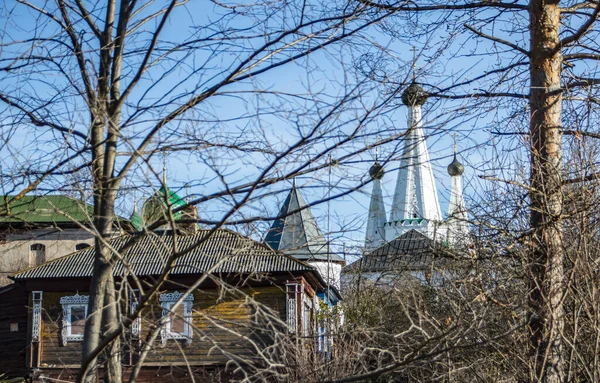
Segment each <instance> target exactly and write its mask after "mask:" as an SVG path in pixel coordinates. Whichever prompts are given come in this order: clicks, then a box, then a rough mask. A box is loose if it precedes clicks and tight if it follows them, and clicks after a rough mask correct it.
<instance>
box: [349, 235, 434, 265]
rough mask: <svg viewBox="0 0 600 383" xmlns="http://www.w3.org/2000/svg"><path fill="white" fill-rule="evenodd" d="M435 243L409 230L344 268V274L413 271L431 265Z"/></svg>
mask: <svg viewBox="0 0 600 383" xmlns="http://www.w3.org/2000/svg"><path fill="white" fill-rule="evenodd" d="M435 252H436V243H435V242H434V241H433V240H432V239H431V238H429V237H427V236H426V235H424V234H422V233H420V232H418V231H416V230H410V231H408V232H406V233H404V234H402V235H401V236H399V237H398V238H396V239H394V240H393V241H390V242H388V243H386V244H385V245H383V246H380V247H378V248H377V249H375V250H373V251H372V252H370V253H368V254H365V255H364V256H363V257H362V258H361V259H359V260H358V261H356V262H353V263H352V264H350V265H348V266H347V267H346V268H344V272H379V271H393V270H415V269H421V268H423V267H426V266H428V265H430V264H431V260H432V259H433V258H434V257H435Z"/></svg>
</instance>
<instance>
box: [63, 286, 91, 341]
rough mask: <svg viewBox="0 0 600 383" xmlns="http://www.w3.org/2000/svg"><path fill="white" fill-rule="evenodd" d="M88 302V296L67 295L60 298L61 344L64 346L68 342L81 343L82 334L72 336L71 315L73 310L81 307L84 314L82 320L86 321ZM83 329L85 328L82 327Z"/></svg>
mask: <svg viewBox="0 0 600 383" xmlns="http://www.w3.org/2000/svg"><path fill="white" fill-rule="evenodd" d="M88 301H89V296H87V295H79V294H75V295H68V296H64V297H61V298H60V304H61V305H62V312H63V317H62V329H61V338H62V339H61V343H62V345H63V346H66V345H67V343H68V342H82V341H83V333H82V334H73V332H72V331H73V328H72V325H73V324H72V323H71V319H72V318H71V314H72V311H73V308H75V307H82V308H83V310H84V311H83V313H84V319H86V320H87V316H88ZM84 328H85V327H84Z"/></svg>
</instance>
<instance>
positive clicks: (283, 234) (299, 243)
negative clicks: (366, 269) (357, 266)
mask: <svg viewBox="0 0 600 383" xmlns="http://www.w3.org/2000/svg"><path fill="white" fill-rule="evenodd" d="M265 242H266V243H267V244H268V245H269V246H271V248H273V249H275V250H280V251H283V252H285V253H286V254H289V255H291V256H293V257H295V258H297V259H302V260H320V261H324V260H330V261H333V262H344V259H343V258H342V257H340V256H339V255H337V254H336V253H333V252H331V251H330V248H329V246H328V244H327V241H326V240H325V237H323V234H322V233H321V230H320V229H319V225H318V224H317V221H316V220H315V217H314V216H313V215H312V213H311V211H310V207H308V205H307V204H306V201H305V200H304V198H303V197H302V194H301V193H300V191H299V190H298V188H297V187H296V184H295V183H294V185H293V187H292V189H291V190H290V194H288V196H287V198H286V199H285V201H284V202H283V205H282V206H281V209H280V211H279V218H278V219H276V220H275V221H274V222H273V224H272V225H271V228H270V229H269V232H268V233H267V235H266V237H265Z"/></svg>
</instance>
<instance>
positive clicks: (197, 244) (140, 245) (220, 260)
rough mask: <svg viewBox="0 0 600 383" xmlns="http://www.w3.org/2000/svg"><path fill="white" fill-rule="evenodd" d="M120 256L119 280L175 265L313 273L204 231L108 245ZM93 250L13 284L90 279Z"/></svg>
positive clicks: (180, 269) (29, 272) (252, 244)
mask: <svg viewBox="0 0 600 383" xmlns="http://www.w3.org/2000/svg"><path fill="white" fill-rule="evenodd" d="M110 246H111V248H113V249H114V250H115V252H117V253H118V254H120V255H121V257H122V259H121V260H119V261H117V263H116V264H115V267H114V275H115V276H126V275H128V274H134V275H137V276H149V275H158V274H160V273H162V272H163V271H164V270H165V268H166V267H167V266H168V263H169V262H170V261H171V258H170V257H171V256H172V255H173V254H174V253H176V252H177V253H178V254H181V255H180V256H179V257H177V259H176V260H175V261H174V262H173V268H172V271H171V274H174V275H185V274H201V273H205V272H210V273H213V274H214V273H217V274H218V273H236V274H253V273H272V272H297V271H313V270H314V269H313V267H312V266H310V265H307V264H305V263H303V262H301V261H298V260H296V259H293V258H291V257H289V256H286V255H284V254H281V253H278V252H275V251H273V250H272V249H270V248H268V247H267V246H265V245H263V244H261V243H259V242H256V241H254V240H251V239H249V238H246V237H243V236H241V235H240V234H237V233H234V232H232V231H230V230H225V229H219V230H217V231H215V232H214V233H212V234H210V230H200V231H199V232H198V233H196V234H193V235H173V234H172V233H169V232H162V233H146V234H143V235H140V236H131V235H125V236H121V237H118V238H115V239H112V240H111V241H110ZM94 251H95V250H94V248H93V247H90V248H87V249H84V250H81V251H78V252H75V253H72V254H70V255H67V256H65V257H62V258H59V259H56V260H53V261H50V262H47V263H44V264H43V265H40V266H37V267H32V268H30V269H26V270H24V271H21V272H19V273H17V274H15V275H13V276H12V279H14V280H24V279H39V278H78V277H82V278H83V277H91V276H92V268H93V259H94Z"/></svg>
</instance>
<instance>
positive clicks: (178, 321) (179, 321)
mask: <svg viewBox="0 0 600 383" xmlns="http://www.w3.org/2000/svg"><path fill="white" fill-rule="evenodd" d="M183 318H184V310H183V303H182V304H180V305H179V306H177V308H176V309H174V310H173V309H171V332H176V333H179V334H183V332H184V328H185V326H184V324H185V321H184V320H183Z"/></svg>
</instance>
